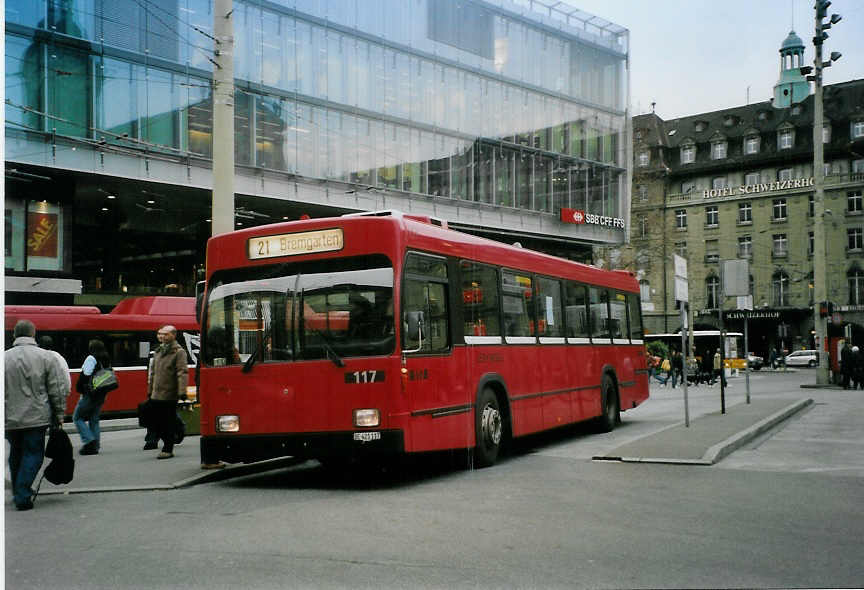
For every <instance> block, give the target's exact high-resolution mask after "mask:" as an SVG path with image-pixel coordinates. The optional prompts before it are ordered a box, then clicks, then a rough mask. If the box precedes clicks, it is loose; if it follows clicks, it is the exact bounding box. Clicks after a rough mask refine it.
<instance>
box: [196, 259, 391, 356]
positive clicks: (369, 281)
mask: <svg viewBox="0 0 864 590" xmlns="http://www.w3.org/2000/svg"><path fill="white" fill-rule="evenodd" d="M208 293H209V295H208V300H207V323H206V327H205V333H204V334H203V336H204V338H203V341H204V362H205V364H207V365H209V366H217V367H218V366H225V365H234V364H243V363H246V364H247V366H251V364H252V363H254V362H265V363H266V362H286V361H300V360H317V359H325V358H329V359H331V360H334V357H335V358H338V357H354V356H371V355H386V354H390V353H392V352H393V349H394V345H395V337H394V333H395V331H394V321H393V267H392V265H391V264H390V261H389V260H388V259H387V258H386V257H385V256H364V257H362V258H350V259H337V260H325V261H316V262H314V263H308V262H307V263H294V264H279V265H273V266H265V267H254V268H244V269H237V270H232V271H226V272H222V273H219V274H218V275H214V276H213V278H212V279H211V284H210V285H209V288H208Z"/></svg>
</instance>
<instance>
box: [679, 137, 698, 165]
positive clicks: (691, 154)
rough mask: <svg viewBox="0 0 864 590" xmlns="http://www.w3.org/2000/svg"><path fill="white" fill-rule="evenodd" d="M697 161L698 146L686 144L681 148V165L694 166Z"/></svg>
mask: <svg viewBox="0 0 864 590" xmlns="http://www.w3.org/2000/svg"><path fill="white" fill-rule="evenodd" d="M695 161H696V144H694V143H692V142H691V143H686V144H683V145H682V146H681V163H682V164H692V163H693V162H695Z"/></svg>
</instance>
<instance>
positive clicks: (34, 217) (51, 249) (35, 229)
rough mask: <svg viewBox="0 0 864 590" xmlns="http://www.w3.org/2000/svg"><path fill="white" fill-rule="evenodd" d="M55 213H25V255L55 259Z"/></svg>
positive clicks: (56, 229) (56, 221)
mask: <svg viewBox="0 0 864 590" xmlns="http://www.w3.org/2000/svg"><path fill="white" fill-rule="evenodd" d="M57 226H58V220H57V214H56V213H41V212H37V211H29V212H28V213H27V255H28V256H45V257H48V258H57V231H58V227H57Z"/></svg>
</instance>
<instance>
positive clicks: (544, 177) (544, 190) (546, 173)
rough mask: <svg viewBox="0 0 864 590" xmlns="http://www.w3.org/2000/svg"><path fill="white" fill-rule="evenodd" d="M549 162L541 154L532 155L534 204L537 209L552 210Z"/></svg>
mask: <svg viewBox="0 0 864 590" xmlns="http://www.w3.org/2000/svg"><path fill="white" fill-rule="evenodd" d="M550 168H551V162H550V161H549V160H548V159H546V158H545V157H543V156H539V155H537V156H534V205H535V207H536V209H537V210H538V211H545V212H550V211H552V177H551V175H550V171H551V170H550Z"/></svg>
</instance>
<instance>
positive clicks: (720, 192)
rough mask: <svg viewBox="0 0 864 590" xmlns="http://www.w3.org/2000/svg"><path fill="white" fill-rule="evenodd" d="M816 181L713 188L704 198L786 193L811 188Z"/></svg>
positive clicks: (793, 180) (802, 180)
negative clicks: (791, 190)
mask: <svg viewBox="0 0 864 590" xmlns="http://www.w3.org/2000/svg"><path fill="white" fill-rule="evenodd" d="M814 182H815V181H814V179H813V177H812V176H811V177H810V178H794V179H791V180H777V181H774V182H757V183H755V184H742V185H741V186H729V187H726V188H713V189H710V190H704V191H702V198H703V199H709V198H713V197H734V196H738V195H754V194H757V193H770V192H773V191H785V190H789V189H791V188H809V187H811V186H813V184H814Z"/></svg>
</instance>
